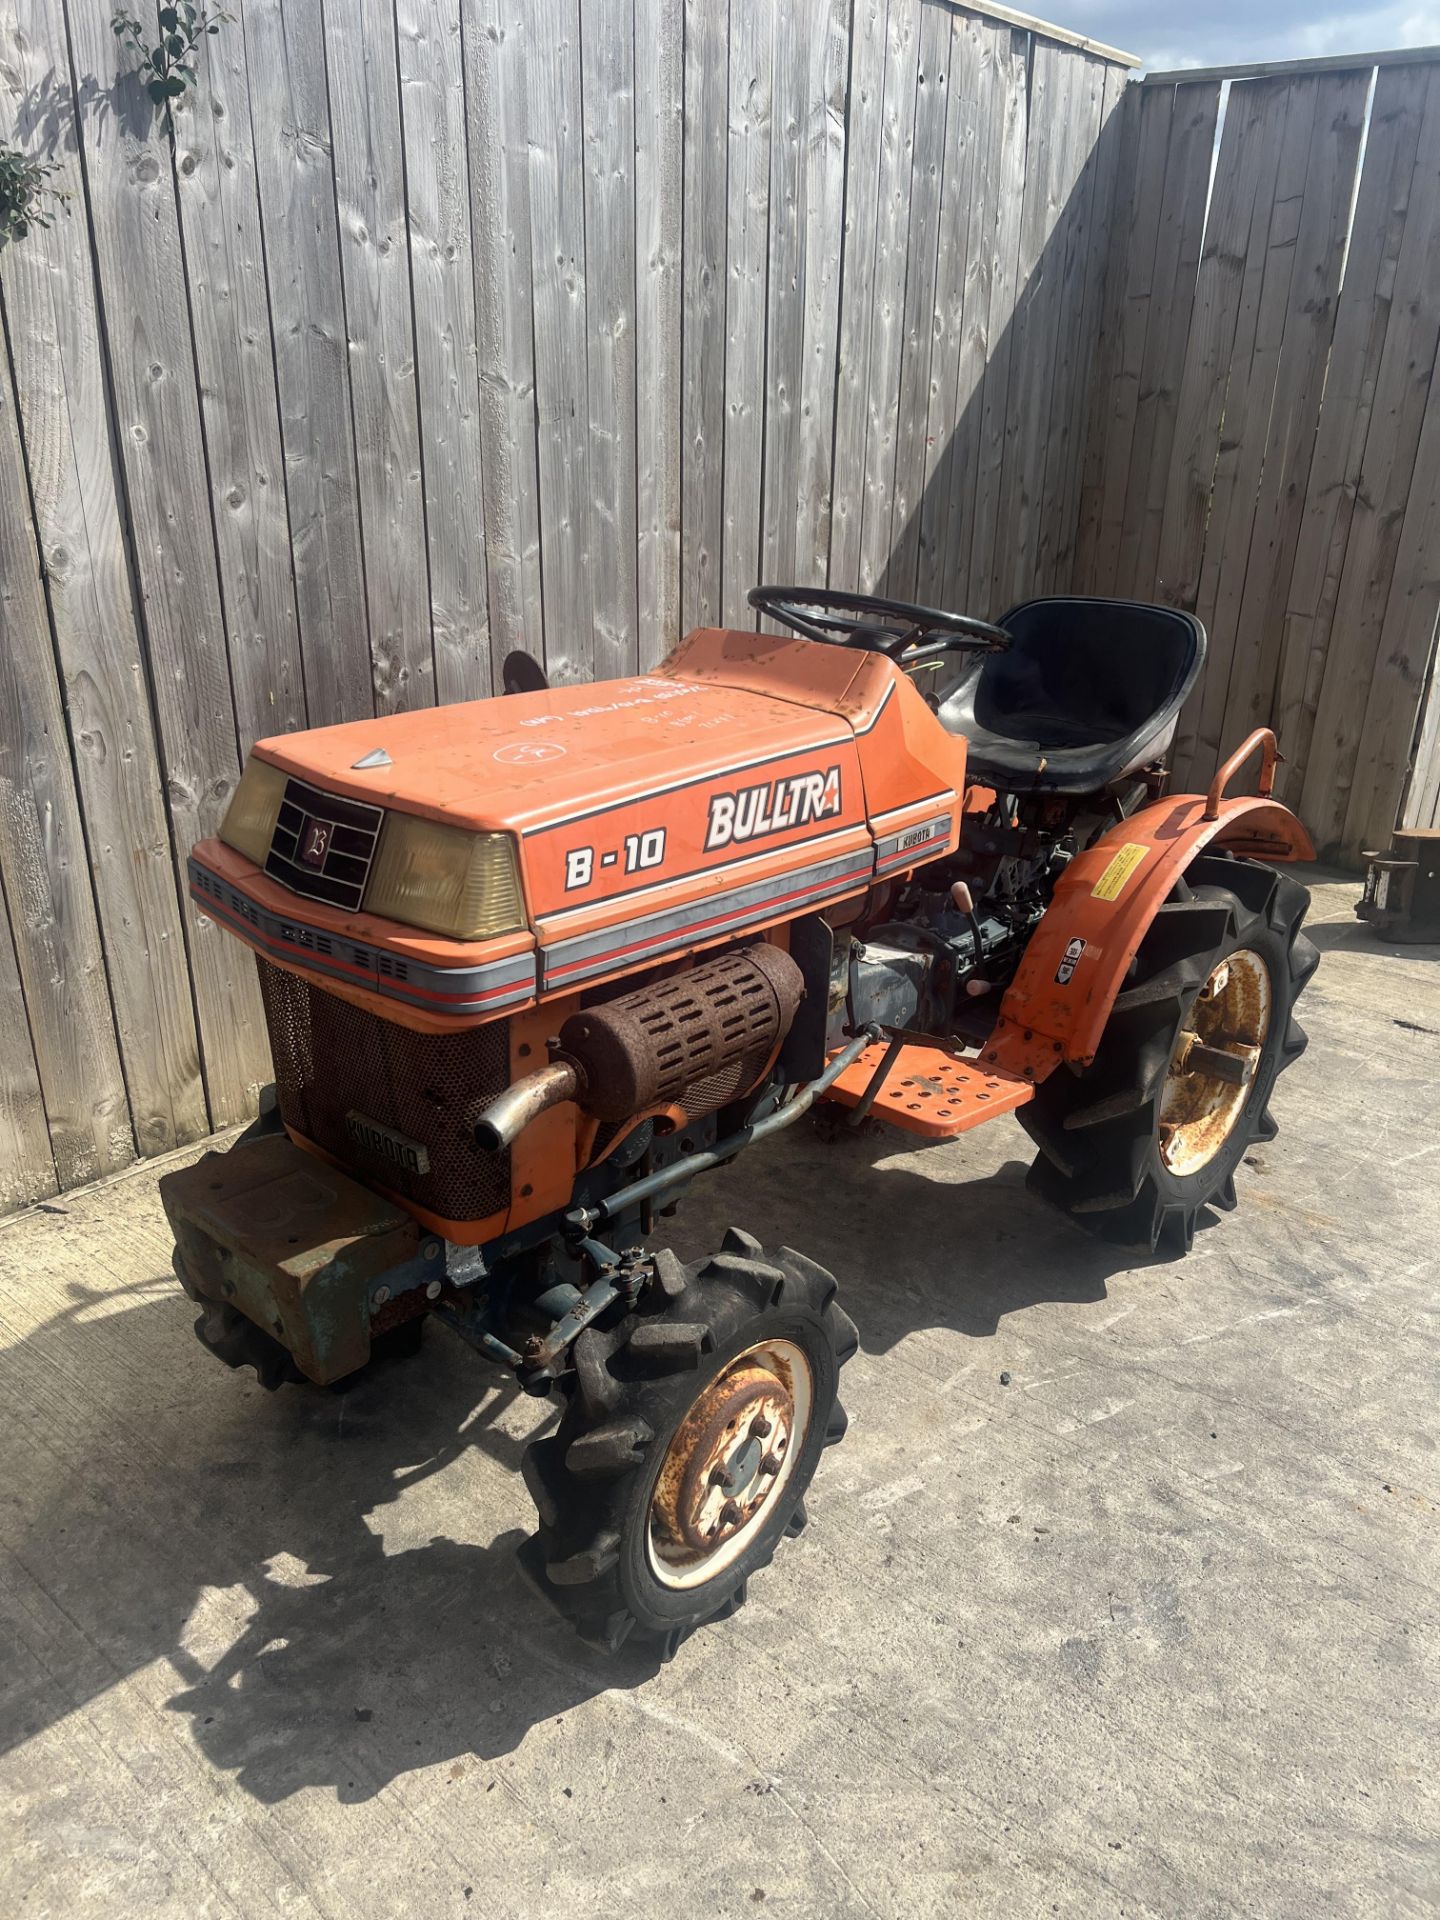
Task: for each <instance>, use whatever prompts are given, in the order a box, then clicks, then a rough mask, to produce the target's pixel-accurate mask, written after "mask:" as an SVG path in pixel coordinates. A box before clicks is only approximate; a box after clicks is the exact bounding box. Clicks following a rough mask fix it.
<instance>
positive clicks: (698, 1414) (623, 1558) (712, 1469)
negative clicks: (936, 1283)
mask: <svg viewBox="0 0 1440 1920" xmlns="http://www.w3.org/2000/svg"><path fill="white" fill-rule="evenodd" d="M654 1269H655V1279H654V1281H653V1282H652V1284H651V1285H650V1286H649V1287H648V1288H647V1290H646V1293H645V1294H644V1295H643V1296H642V1298H641V1301H640V1303H639V1310H638V1311H637V1312H636V1313H634V1314H631V1315H628V1316H627V1317H626V1318H625V1319H624V1320H622V1321H621V1322H620V1323H619V1325H618V1326H616V1327H613V1328H611V1329H609V1330H608V1331H601V1330H599V1329H597V1328H590V1329H587V1331H586V1332H584V1333H582V1334H581V1336H580V1338H579V1339H578V1340H577V1341H576V1343H575V1348H574V1363H575V1370H574V1373H573V1375H572V1376H570V1377H569V1379H568V1380H567V1382H566V1388H565V1390H566V1392H567V1394H568V1404H567V1406H566V1409H565V1413H564V1415H563V1417H562V1419H561V1422H560V1426H559V1430H558V1431H557V1432H556V1433H555V1434H554V1436H553V1437H551V1438H548V1439H545V1440H540V1441H537V1442H535V1444H534V1445H532V1446H531V1447H530V1448H529V1449H528V1451H527V1453H526V1455H525V1460H524V1474H525V1481H526V1484H527V1486H528V1487H529V1488H530V1492H531V1495H532V1496H533V1498H534V1501H535V1505H536V1508H537V1510H538V1513H539V1517H540V1525H539V1528H538V1530H537V1532H536V1533H535V1534H534V1535H533V1536H532V1538H531V1539H530V1540H529V1541H527V1542H526V1544H525V1546H524V1547H523V1548H522V1549H521V1564H522V1566H523V1567H524V1569H525V1571H526V1573H527V1574H528V1575H529V1577H530V1579H531V1581H532V1582H533V1584H534V1585H535V1586H536V1587H537V1588H538V1589H539V1591H540V1592H541V1593H542V1594H543V1595H544V1596H545V1598H546V1599H548V1600H549V1601H550V1602H551V1603H552V1605H554V1606H555V1607H556V1608H557V1610H558V1611H559V1612H560V1613H562V1614H563V1615H564V1616H565V1617H566V1619H568V1620H569V1621H570V1622H571V1623H572V1625H573V1626H574V1627H575V1628H576V1630H577V1631H578V1632H579V1634H580V1635H581V1637H582V1638H583V1639H585V1640H587V1641H589V1642H590V1643H591V1644H592V1645H594V1646H597V1647H600V1648H602V1649H604V1650H605V1651H608V1652H613V1651H614V1650H615V1649H616V1648H617V1647H619V1646H620V1645H621V1643H622V1642H623V1641H625V1640H627V1639H630V1638H631V1637H632V1636H633V1637H635V1638H636V1639H640V1640H649V1641H651V1642H658V1643H659V1645H660V1647H661V1650H662V1652H663V1653H664V1655H665V1657H666V1658H668V1657H669V1656H670V1654H671V1653H673V1652H674V1650H675V1648H676V1647H677V1646H678V1645H679V1644H680V1642H681V1641H682V1640H683V1639H684V1638H685V1637H686V1635H687V1634H689V1633H691V1632H693V1631H694V1629H695V1628H696V1627H698V1626H701V1625H702V1624H703V1623H704V1622H706V1621H708V1620H715V1619H723V1618H726V1617H727V1616H728V1615H729V1614H731V1613H733V1612H735V1610H736V1608H738V1607H739V1606H740V1605H741V1604H742V1603H743V1601H744V1599H745V1593H746V1584H747V1582H748V1580H749V1578H750V1576H751V1574H753V1573H755V1572H756V1571H757V1570H758V1569H759V1568H761V1567H763V1566H765V1565H767V1564H768V1563H769V1561H770V1559H771V1558H772V1556H773V1555H774V1552H775V1549H776V1547H777V1546H778V1545H779V1543H780V1541H781V1540H782V1539H783V1538H785V1537H786V1535H793V1534H796V1533H798V1532H799V1531H800V1529H801V1527H802V1526H803V1525H804V1524H805V1506H804V1496H805V1491H806V1488H807V1487H808V1486H809V1484H810V1481H811V1478H812V1477H813V1475H814V1472H815V1468H816V1466H817V1465H818V1463H819V1459H820V1455H821V1453H822V1451H823V1450H824V1449H825V1447H827V1446H829V1445H832V1444H833V1443H834V1442H835V1441H837V1440H839V1439H840V1437H841V1436H842V1435H843V1433H844V1431H845V1424H846V1422H845V1415H844V1412H843V1410H842V1409H841V1407H840V1404H839V1400H838V1398H837V1392H838V1385H839V1373H840V1368H841V1367H842V1366H843V1364H844V1363H845V1361H846V1360H847V1359H849V1357H850V1355H851V1354H852V1353H853V1352H854V1351H855V1348H856V1346H857V1344H858V1342H857V1337H856V1333H855V1329H854V1326H853V1325H852V1324H851V1322H850V1320H849V1319H848V1318H847V1316H846V1315H845V1314H844V1313H843V1312H842V1311H841V1309H840V1308H839V1307H838V1306H837V1305H836V1303H835V1281H834V1279H833V1278H832V1277H831V1275H830V1274H828V1273H827V1272H825V1270H824V1269H823V1268H822V1267H818V1266H816V1265H815V1264H814V1262H813V1261H810V1260H807V1259H805V1258H804V1256H803V1255H801V1254H798V1253H793V1252H791V1250H790V1249H789V1248H782V1249H781V1250H780V1251H779V1252H778V1253H767V1252H766V1250H765V1249H764V1248H763V1247H762V1246H761V1245H760V1244H759V1242H758V1241H756V1240H754V1239H752V1238H751V1237H750V1235H748V1234H744V1233H740V1232H737V1231H736V1230H734V1229H732V1230H731V1231H730V1232H729V1233H727V1234H726V1236H725V1239H724V1242H723V1245H722V1249H721V1251H720V1253H718V1254H717V1255H715V1256H714V1257H713V1258H711V1259H707V1260H701V1261H697V1262H694V1263H693V1264H691V1265H689V1266H682V1265H681V1263H680V1262H679V1261H678V1260H677V1259H676V1258H675V1256H674V1255H673V1254H669V1253H661V1254H657V1255H656V1256H655V1260H654Z"/></svg>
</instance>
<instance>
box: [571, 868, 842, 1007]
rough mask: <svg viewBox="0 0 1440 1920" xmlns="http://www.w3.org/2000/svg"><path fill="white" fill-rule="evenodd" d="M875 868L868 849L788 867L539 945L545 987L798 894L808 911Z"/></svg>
mask: <svg viewBox="0 0 1440 1920" xmlns="http://www.w3.org/2000/svg"><path fill="white" fill-rule="evenodd" d="M873 870H874V852H873V849H871V848H869V847H863V848H860V849H859V850H858V851H857V852H855V853H851V854H843V855H841V856H840V857H839V858H838V859H835V860H826V861H822V862H821V863H820V864H819V865H817V866H810V867H797V868H792V869H791V871H790V872H789V873H783V874H774V875H772V876H770V877H769V878H768V879H765V880H758V881H755V882H753V883H752V884H751V885H749V886H746V887H733V888H731V889H729V890H728V891H727V892H725V893H715V894H710V895H708V896H707V897H706V898H705V899H703V900H693V901H691V902H689V904H688V905H686V906H683V907H671V908H668V909H666V910H665V911H664V912H661V913H652V914H648V915H646V916H645V917H644V918H642V919H639V920H630V921H627V922H626V923H625V924H624V925H622V926H615V927H604V928H601V929H600V930H599V931H598V932H595V933H588V934H576V935H573V936H572V937H571V938H570V939H568V940H560V941H557V942H556V943H555V944H554V945H553V946H550V947H543V948H542V949H541V966H542V968H543V970H544V980H545V985H546V987H547V988H549V987H550V986H552V985H559V984H562V981H561V976H562V975H563V984H564V985H566V986H569V985H571V984H572V983H578V982H579V981H581V980H584V979H587V978H588V977H589V976H590V975H592V974H596V973H604V972H607V971H608V970H609V969H610V968H612V967H614V966H617V965H621V964H625V963H629V964H631V965H634V966H637V967H639V966H643V965H646V964H647V963H648V962H649V961H650V960H653V959H656V958H658V957H659V956H660V955H661V954H662V953H664V952H666V951H667V950H668V949H670V948H671V947H676V946H680V945H682V944H683V943H684V941H685V939H686V938H687V937H688V936H689V935H690V934H691V933H693V932H695V931H696V930H697V928H704V929H707V930H708V927H709V925H710V923H714V930H715V935H716V937H717V938H723V937H724V936H725V935H726V934H727V933H734V932H739V931H740V930H741V928H743V927H745V926H747V925H750V924H753V923H754V922H755V921H756V920H763V919H765V918H766V917H767V916H768V915H769V914H770V913H771V912H772V911H773V909H774V904H775V902H776V901H777V900H785V901H787V902H788V901H789V900H790V898H791V897H792V896H794V895H797V894H802V895H805V896H807V898H806V900H805V902H804V904H800V903H798V902H797V904H796V911H797V912H806V911H808V910H809V907H810V906H811V905H818V904H819V901H820V900H821V899H822V898H823V897H825V896H826V895H829V894H834V893H840V892H843V891H846V890H847V884H848V883H849V882H851V881H854V880H866V879H868V878H869V877H870V874H871V873H872V871H873Z"/></svg>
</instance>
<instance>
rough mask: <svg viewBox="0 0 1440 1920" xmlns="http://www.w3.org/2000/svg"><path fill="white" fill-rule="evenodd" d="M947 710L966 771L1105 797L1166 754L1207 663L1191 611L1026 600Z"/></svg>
mask: <svg viewBox="0 0 1440 1920" xmlns="http://www.w3.org/2000/svg"><path fill="white" fill-rule="evenodd" d="M1000 625H1001V626H1002V627H1004V628H1005V629H1006V631H1007V632H1008V633H1009V635H1010V637H1011V645H1010V647H1009V649H1008V650H1007V651H1006V652H1004V653H990V654H985V655H982V656H981V657H980V658H979V659H978V660H977V661H976V662H975V664H974V666H973V667H971V668H969V670H968V671H967V673H966V677H965V679H964V680H963V681H961V682H960V683H959V684H958V685H957V686H955V687H954V688H953V689H952V690H951V691H950V693H949V694H948V695H947V696H946V698H945V700H944V701H943V702H942V704H941V706H940V709H939V718H940V722H941V725H942V726H944V727H945V728H946V729H947V731H949V732H950V733H960V734H963V735H964V736H965V738H966V739H967V740H968V741H969V742H970V756H969V770H970V773H971V775H972V777H973V778H974V779H975V780H977V781H979V782H982V783H983V784H984V785H986V786H993V787H996V788H998V789H1001V790H1003V791H1005V792H1008V793H1097V792H1099V791H1100V790H1101V789H1102V788H1105V787H1108V786H1111V785H1112V784H1113V783H1115V782H1116V781H1119V780H1122V779H1124V778H1125V776H1126V775H1127V774H1131V773H1133V772H1134V771H1135V770H1136V769H1137V768H1139V767H1143V766H1147V765H1148V764H1149V763H1150V762H1151V761H1154V760H1157V759H1159V758H1160V757H1161V756H1162V755H1163V754H1164V752H1165V750H1166V749H1167V748H1168V747H1169V745H1170V742H1171V740H1172V739H1173V737H1174V734H1175V723H1176V721H1177V719H1178V717H1179V714H1180V708H1181V706H1182V704H1183V702H1184V700H1185V696H1186V694H1188V693H1189V691H1190V689H1191V687H1192V686H1194V684H1195V679H1196V676H1197V675H1198V674H1199V672H1200V668H1201V666H1202V665H1203V664H1204V660H1205V629H1204V627H1202V626H1201V624H1200V622H1199V621H1198V620H1197V619H1195V618H1194V616H1193V615H1192V614H1188V613H1180V612H1177V611H1176V609H1175V608H1173V607H1152V606H1147V605H1145V604H1144V603H1143V602H1142V601H1139V600H1087V599H1081V598H1079V597H1078V596H1074V595H1056V596H1054V597H1053V598H1050V599H1045V600H1026V601H1025V602H1024V603H1023V604H1022V605H1020V606H1018V607H1015V608H1013V609H1012V610H1011V611H1010V612H1009V613H1007V614H1006V615H1005V617H1004V619H1003V620H1002V621H1001V622H1000Z"/></svg>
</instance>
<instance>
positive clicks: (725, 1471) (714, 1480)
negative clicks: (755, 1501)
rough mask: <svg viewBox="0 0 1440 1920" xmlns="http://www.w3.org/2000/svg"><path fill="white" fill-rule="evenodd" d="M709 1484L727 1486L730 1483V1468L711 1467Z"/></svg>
mask: <svg viewBox="0 0 1440 1920" xmlns="http://www.w3.org/2000/svg"><path fill="white" fill-rule="evenodd" d="M710 1484H711V1486H712V1487H728V1486H729V1485H730V1484H731V1481H730V1469H729V1468H728V1467H712V1468H711V1470H710Z"/></svg>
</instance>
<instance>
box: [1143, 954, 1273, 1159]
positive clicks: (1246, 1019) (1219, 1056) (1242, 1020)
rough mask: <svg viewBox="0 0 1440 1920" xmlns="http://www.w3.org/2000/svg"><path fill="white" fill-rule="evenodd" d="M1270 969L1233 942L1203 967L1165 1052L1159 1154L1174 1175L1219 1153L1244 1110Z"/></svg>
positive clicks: (1267, 1009)
mask: <svg viewBox="0 0 1440 1920" xmlns="http://www.w3.org/2000/svg"><path fill="white" fill-rule="evenodd" d="M1271 997H1272V996H1271V989H1270V970H1269V968H1268V967H1267V966H1266V964H1265V962H1264V961H1263V960H1262V959H1261V958H1260V955H1259V954H1258V953H1252V952H1251V951H1250V949H1249V948H1248V947H1240V948H1237V950H1236V951H1235V952H1234V953H1230V954H1227V955H1226V956H1225V958H1224V959H1223V960H1221V961H1220V962H1219V963H1218V964H1217V965H1216V966H1215V967H1214V968H1213V969H1212V970H1211V973H1210V977H1209V978H1208V979H1207V980H1206V982H1205V984H1204V986H1203V987H1201V989H1200V991H1199V993H1198V994H1197V995H1196V996H1195V1001H1194V1004H1193V1005H1192V1007H1191V1009H1190V1017H1189V1020H1188V1021H1187V1023H1186V1025H1185V1026H1184V1027H1183V1028H1182V1029H1181V1031H1180V1034H1179V1036H1178V1037H1177V1039H1176V1042H1175V1048H1174V1051H1173V1053H1172V1054H1171V1056H1170V1066H1169V1070H1168V1071H1167V1073H1166V1075H1165V1085H1164V1088H1163V1089H1162V1091H1161V1095H1160V1120H1159V1134H1160V1158H1161V1160H1162V1161H1163V1162H1164V1164H1165V1166H1166V1167H1167V1168H1168V1169H1169V1171H1170V1172H1171V1173H1173V1174H1175V1175H1177V1176H1178V1177H1180V1178H1183V1177H1184V1176H1185V1175H1187V1174H1192V1173H1198V1172H1199V1171H1200V1170H1201V1168H1202V1167H1205V1166H1208V1165H1209V1163H1210V1162H1211V1161H1212V1160H1213V1159H1214V1158H1215V1156H1216V1154H1217V1153H1219V1151H1220V1149H1221V1148H1222V1147H1223V1146H1224V1145H1225V1143H1226V1141H1227V1140H1228V1139H1229V1138H1230V1136H1231V1134H1232V1133H1233V1132H1234V1130H1235V1125H1236V1122H1237V1121H1238V1120H1239V1118H1240V1115H1241V1114H1242V1113H1243V1112H1244V1110H1245V1103H1246V1101H1247V1100H1248V1099H1249V1097H1250V1088H1251V1085H1252V1083H1253V1081H1254V1078H1255V1074H1256V1072H1257V1070H1258V1068H1259V1065H1260V1060H1261V1057H1262V1055H1263V1053H1264V1050H1265V1039H1266V1035H1267V1034H1268V1033H1269V1030H1270V1013H1271Z"/></svg>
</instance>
